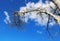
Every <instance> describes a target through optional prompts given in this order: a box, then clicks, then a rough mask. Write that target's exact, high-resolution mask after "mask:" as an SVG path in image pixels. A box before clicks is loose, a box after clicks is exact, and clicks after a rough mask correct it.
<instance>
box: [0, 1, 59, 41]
mask: <svg viewBox="0 0 60 41" xmlns="http://www.w3.org/2000/svg"><path fill="white" fill-rule="evenodd" d="M38 1H39V0H27V2H25V0H0V41H51V40H50V39H49V36H48V33H47V31H46V30H44V29H43V28H44V27H45V26H40V25H39V26H37V25H35V24H34V21H30V22H29V23H25V25H23V26H22V27H25V28H26V30H25V31H21V30H18V29H17V28H16V27H10V26H9V25H7V24H5V23H4V19H5V17H6V16H5V14H4V11H7V12H8V13H9V15H11V14H12V10H18V11H19V10H20V7H22V6H25V5H26V3H28V2H35V3H36V2H38ZM43 1H44V0H43ZM58 27H59V26H58V25H57V24H56V25H54V26H53V28H55V29H57V30H56V31H59V29H58ZM37 31H41V32H42V34H40V33H37ZM52 33H53V32H52ZM59 38H60V36H57V37H54V39H53V41H60V39H59Z"/></svg>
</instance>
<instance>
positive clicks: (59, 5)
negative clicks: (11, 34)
mask: <svg viewBox="0 0 60 41" xmlns="http://www.w3.org/2000/svg"><path fill="white" fill-rule="evenodd" d="M51 2H53V3H54V5H55V7H56V8H55V9H53V8H52V7H51V6H50V7H51V8H52V9H53V10H54V12H56V10H57V9H58V14H54V13H51V12H49V11H47V10H45V9H44V8H40V7H38V8H33V9H28V8H26V9H24V10H22V11H21V12H19V11H14V14H13V17H14V21H13V22H14V24H15V25H16V26H20V24H21V22H20V16H23V17H24V16H25V14H26V13H29V12H37V14H39V15H40V16H41V18H42V19H43V17H42V13H44V14H46V15H48V22H47V26H46V30H47V32H48V34H49V36H51V38H52V35H51V33H50V32H49V29H50V28H49V25H48V24H49V20H50V17H53V18H54V20H55V22H57V23H58V24H59V25H60V0H51ZM49 4H50V3H49ZM16 17H18V18H17V21H16Z"/></svg>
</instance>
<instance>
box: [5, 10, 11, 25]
mask: <svg viewBox="0 0 60 41" xmlns="http://www.w3.org/2000/svg"><path fill="white" fill-rule="evenodd" d="M4 14H5V16H6V18H5V19H4V22H5V23H6V24H8V23H11V21H10V16H9V15H8V12H7V11H4Z"/></svg>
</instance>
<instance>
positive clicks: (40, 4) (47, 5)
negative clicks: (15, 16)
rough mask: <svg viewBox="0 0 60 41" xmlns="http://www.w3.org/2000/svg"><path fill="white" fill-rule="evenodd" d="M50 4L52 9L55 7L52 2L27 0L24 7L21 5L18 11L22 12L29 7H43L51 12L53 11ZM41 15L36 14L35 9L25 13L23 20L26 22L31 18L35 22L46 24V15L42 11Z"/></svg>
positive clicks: (29, 8)
mask: <svg viewBox="0 0 60 41" xmlns="http://www.w3.org/2000/svg"><path fill="white" fill-rule="evenodd" d="M50 6H51V7H52V8H53V9H55V5H54V4H53V3H52V2H48V1H45V3H43V2H42V0H40V1H39V2H37V3H34V2H28V3H27V4H26V6H25V7H21V8H20V12H21V11H22V12H24V11H28V10H31V9H37V8H39V9H44V10H46V11H48V12H51V13H53V12H54V11H53V9H52V8H51V7H50ZM42 17H43V19H42V18H41V16H40V15H37V12H36V11H35V12H30V13H26V14H25V22H26V23H27V22H28V19H31V20H34V21H35V24H40V25H46V23H47V21H48V15H46V14H44V13H43V14H42ZM50 24H51V23H50Z"/></svg>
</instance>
